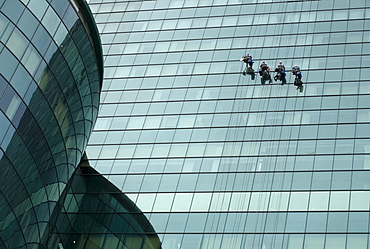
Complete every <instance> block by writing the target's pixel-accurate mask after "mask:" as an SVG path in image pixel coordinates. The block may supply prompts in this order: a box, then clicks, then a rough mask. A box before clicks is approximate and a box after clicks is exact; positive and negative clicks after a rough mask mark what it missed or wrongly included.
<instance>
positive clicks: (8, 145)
mask: <svg viewBox="0 0 370 249" xmlns="http://www.w3.org/2000/svg"><path fill="white" fill-rule="evenodd" d="M82 3H83V1H74V2H73V1H60V0H53V1H0V168H1V171H2V174H1V176H0V183H1V184H0V228H1V229H0V248H9V249H13V248H46V246H45V242H46V241H48V240H49V237H50V231H51V227H53V225H52V224H51V217H52V214H53V213H54V211H55V210H57V209H58V208H59V207H58V206H59V198H60V196H61V193H62V192H63V191H64V189H65V187H66V185H67V182H68V180H69V179H70V178H71V176H72V174H73V173H74V172H75V169H76V167H77V165H78V164H79V162H80V160H81V157H82V154H83V151H84V150H85V146H86V143H87V140H88V138H89V136H90V133H91V130H92V127H93V125H94V123H95V119H96V115H97V112H98V103H99V94H100V89H101V79H102V74H103V71H102V56H101V45H100V42H99V37H98V33H97V31H96V29H92V26H93V25H92V17H91V15H90V16H89V15H88V13H89V12H88V11H87V10H88V9H87V8H86V3H85V4H82ZM87 20H89V21H87ZM50 248H52V247H50Z"/></svg>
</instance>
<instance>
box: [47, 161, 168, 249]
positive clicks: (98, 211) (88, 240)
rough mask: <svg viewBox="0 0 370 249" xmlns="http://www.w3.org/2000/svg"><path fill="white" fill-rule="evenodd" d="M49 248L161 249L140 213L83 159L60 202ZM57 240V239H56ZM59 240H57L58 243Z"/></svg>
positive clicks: (54, 217)
mask: <svg viewBox="0 0 370 249" xmlns="http://www.w3.org/2000/svg"><path fill="white" fill-rule="evenodd" d="M60 207H61V208H62V209H61V210H60V212H59V211H57V212H55V215H54V216H53V218H52V220H53V224H55V229H54V231H53V232H52V233H51V235H50V237H49V241H48V246H49V248H56V246H57V245H56V243H55V241H58V246H60V245H62V246H63V248H75V249H77V248H78V249H92V248H107V249H111V248H141V249H160V248H161V243H160V240H159V238H158V235H157V234H156V232H155V231H154V228H153V227H152V225H151V224H150V223H149V221H148V220H147V218H146V217H145V216H144V214H143V213H142V211H141V210H140V209H139V208H138V207H137V206H136V205H135V204H134V203H133V202H132V201H131V200H130V199H129V198H128V197H127V196H126V195H124V194H123V193H122V192H121V191H120V190H119V189H118V188H117V187H115V186H114V185H113V184H112V183H111V182H109V181H108V180H107V179H106V178H105V177H103V176H102V175H101V174H99V173H98V172H97V171H96V170H94V169H93V168H91V167H90V165H89V163H88V161H87V160H86V159H84V160H83V161H82V162H81V164H80V166H79V167H78V169H77V170H76V171H75V173H74V175H73V176H72V178H71V180H70V182H69V184H68V186H67V188H66V189H65V191H64V193H63V194H62V196H61V198H60ZM55 238H57V239H55ZM58 238H60V240H58Z"/></svg>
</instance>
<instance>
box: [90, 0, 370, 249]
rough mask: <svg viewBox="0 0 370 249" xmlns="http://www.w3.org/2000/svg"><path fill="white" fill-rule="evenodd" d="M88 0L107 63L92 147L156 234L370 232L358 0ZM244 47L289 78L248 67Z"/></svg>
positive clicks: (333, 243)
mask: <svg viewBox="0 0 370 249" xmlns="http://www.w3.org/2000/svg"><path fill="white" fill-rule="evenodd" d="M89 5H90V7H91V9H92V12H93V13H94V17H95V20H96V22H97V26H98V29H99V31H100V33H101V39H102V45H103V54H104V60H105V69H104V70H105V74H104V81H103V89H102V96H101V105H100V111H99V116H98V120H97V123H96V125H95V128H94V132H93V133H92V136H91V138H90V140H89V145H88V148H87V152H88V157H89V159H90V163H91V165H92V166H93V167H94V168H95V169H96V170H97V171H98V172H99V173H101V174H103V175H104V176H105V177H106V178H107V179H108V180H109V181H111V182H112V183H114V184H115V185H116V187H117V188H119V189H120V190H122V191H123V192H124V193H126V194H127V196H128V197H129V198H130V199H131V200H132V201H133V202H134V203H135V204H136V205H137V207H138V208H139V209H140V210H142V211H143V212H144V214H145V216H146V217H147V218H148V219H149V221H150V222H151V224H152V226H153V228H154V230H155V231H156V232H157V233H158V236H159V238H160V240H161V241H162V247H163V248H164V249H180V248H181V249H188V248H206V249H216V248H222V249H234V248H253V249H261V248H262V249H280V248H285V249H293V248H294V249H297V248H302V249H303V248H304V249H319V248H321V249H323V248H325V249H339V248H340V249H354V248H356V249H357V248H369V247H370V245H369V242H368V241H369V201H370V139H369V138H370V133H369V131H370V100H369V99H370V98H369V97H370V81H369V78H370V70H369V68H368V65H369V63H370V61H369V59H368V58H370V57H369V53H370V2H369V1H367V0H353V1H352V0H351V1H350V0H321V1H316V0H306V1H285V0H228V1H227V0H173V1H172V0H171V1H168V0H156V1H125V0H115V1H114V0H90V3H89ZM246 53H250V54H251V55H252V56H253V59H254V61H255V64H254V69H255V70H257V68H258V65H259V63H261V62H262V61H265V62H267V63H268V64H269V65H270V67H271V68H272V69H273V68H275V65H276V64H278V62H279V61H280V60H282V61H283V62H284V64H285V66H286V68H287V84H286V85H284V86H282V85H281V84H280V83H279V82H273V83H272V84H265V85H261V84H260V80H259V76H258V75H257V76H256V79H254V80H252V79H251V77H249V76H248V75H247V76H243V74H242V71H243V69H244V63H243V62H240V61H239V59H240V58H241V56H242V55H245V54H246ZM294 65H299V66H300V67H301V69H302V75H303V78H302V80H303V82H304V89H303V91H302V92H300V91H297V90H296V87H295V86H293V81H294V77H293V76H292V75H291V70H290V69H291V68H292V67H293V66H294ZM132 214H133V215H135V212H133V213H132Z"/></svg>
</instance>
